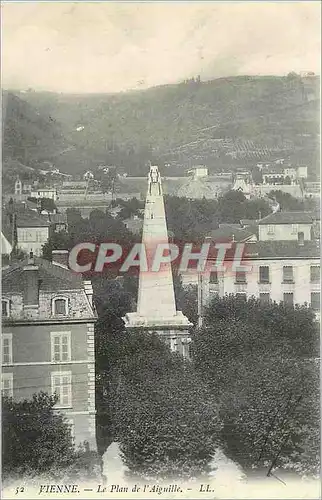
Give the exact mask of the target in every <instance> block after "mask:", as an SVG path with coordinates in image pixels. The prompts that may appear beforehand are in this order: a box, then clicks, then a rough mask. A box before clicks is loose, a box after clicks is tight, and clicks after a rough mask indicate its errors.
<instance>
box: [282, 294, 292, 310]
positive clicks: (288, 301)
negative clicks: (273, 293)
mask: <svg viewBox="0 0 322 500" xmlns="http://www.w3.org/2000/svg"><path fill="white" fill-rule="evenodd" d="M283 302H284V305H286V306H292V307H293V305H294V296H293V293H284V294H283Z"/></svg>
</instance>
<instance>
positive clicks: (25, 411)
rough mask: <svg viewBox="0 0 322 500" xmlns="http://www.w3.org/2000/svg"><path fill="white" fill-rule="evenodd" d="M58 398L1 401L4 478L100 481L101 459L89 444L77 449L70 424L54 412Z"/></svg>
mask: <svg viewBox="0 0 322 500" xmlns="http://www.w3.org/2000/svg"><path fill="white" fill-rule="evenodd" d="M56 401H57V398H56V396H49V395H48V394H46V393H44V392H40V393H38V394H34V395H33V396H32V398H31V399H30V400H23V401H18V402H16V401H14V400H13V399H11V398H7V397H3V398H2V472H3V475H4V477H6V478H9V477H10V478H13V477H17V479H19V480H21V477H22V476H23V477H26V478H27V477H29V478H32V477H35V476H39V475H41V476H43V477H44V476H45V477H47V478H48V479H49V480H50V479H55V478H56V479H59V481H60V482H64V480H66V481H67V480H71V479H77V478H78V479H82V480H83V479H86V478H88V479H89V478H95V477H96V478H98V477H100V473H101V465H102V464H101V460H100V458H99V456H98V454H97V453H96V452H95V451H93V450H90V449H89V446H88V444H87V443H86V442H84V443H83V444H81V445H79V446H78V448H77V449H75V446H74V444H73V438H72V436H71V429H70V425H69V424H68V423H67V422H66V421H65V417H64V416H63V415H61V414H60V413H58V412H57V411H56V410H54V405H55V403H56Z"/></svg>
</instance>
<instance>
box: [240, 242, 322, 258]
mask: <svg viewBox="0 0 322 500" xmlns="http://www.w3.org/2000/svg"><path fill="white" fill-rule="evenodd" d="M244 255H245V258H247V255H248V258H250V259H274V258H275V259H286V258H288V259H291V258H294V259H296V258H298V259H309V258H317V259H320V245H319V243H318V242H316V241H305V242H304V244H303V245H299V244H298V242H297V241H258V242H256V243H248V244H247V243H246V246H245V254H244Z"/></svg>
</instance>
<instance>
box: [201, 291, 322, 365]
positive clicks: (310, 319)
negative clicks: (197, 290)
mask: <svg viewBox="0 0 322 500" xmlns="http://www.w3.org/2000/svg"><path fill="white" fill-rule="evenodd" d="M226 318H229V319H231V320H241V321H244V322H246V323H248V324H250V325H254V324H256V325H258V326H259V327H261V328H263V330H264V331H265V332H266V333H265V335H264V337H265V338H266V339H267V338H269V342H276V341H277V339H279V340H283V341H285V342H291V344H292V350H293V351H294V355H296V356H297V357H302V358H311V357H317V356H318V355H319V354H318V353H319V327H318V324H317V323H316V321H315V314H314V312H313V311H312V309H311V308H310V307H308V306H307V305H296V306H295V307H292V306H287V305H284V304H283V303H282V302H281V303H279V304H278V303H276V302H269V303H268V304H261V303H260V301H259V300H258V299H256V298H255V297H251V298H249V299H248V300H247V301H241V300H240V299H239V298H238V297H236V296H235V295H228V296H225V297H223V298H221V297H218V296H216V297H214V298H213V300H212V301H211V303H210V304H209V307H207V308H206V309H205V313H204V319H205V324H206V325H209V326H211V325H214V324H216V323H217V322H218V321H220V320H224V319H226ZM268 335H269V337H268Z"/></svg>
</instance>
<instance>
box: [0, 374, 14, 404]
mask: <svg viewBox="0 0 322 500" xmlns="http://www.w3.org/2000/svg"><path fill="white" fill-rule="evenodd" d="M1 392H2V395H3V396H7V397H8V398H12V397H13V375H12V373H2V374H1Z"/></svg>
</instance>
